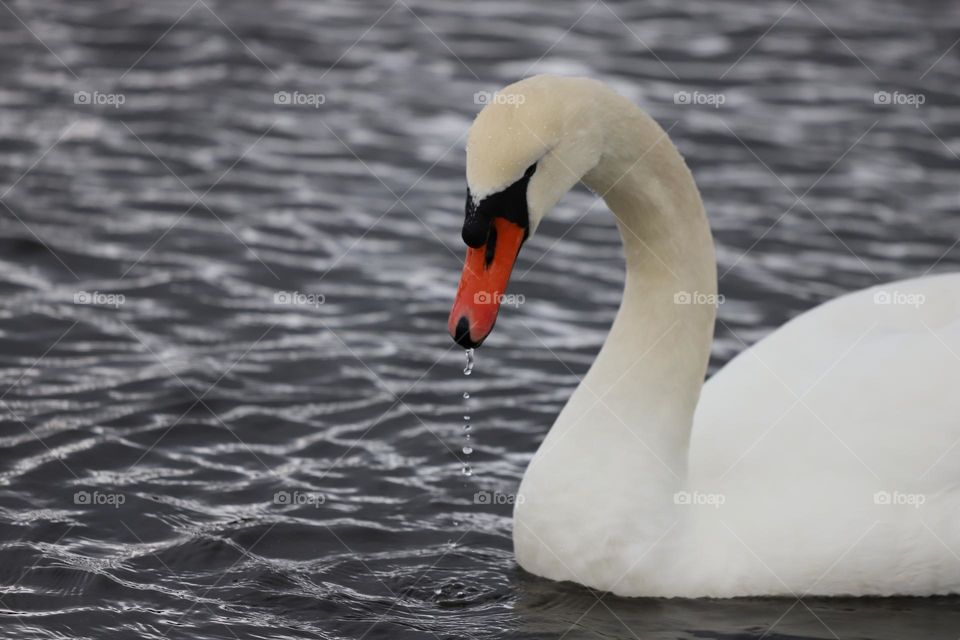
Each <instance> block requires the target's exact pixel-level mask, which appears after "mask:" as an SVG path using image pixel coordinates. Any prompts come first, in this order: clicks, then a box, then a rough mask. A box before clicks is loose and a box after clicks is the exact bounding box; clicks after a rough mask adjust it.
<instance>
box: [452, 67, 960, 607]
mask: <svg viewBox="0 0 960 640" xmlns="http://www.w3.org/2000/svg"><path fill="white" fill-rule="evenodd" d="M466 152H467V163H466V164H467V167H466V169H467V171H466V173H467V187H468V188H467V202H466V216H465V220H464V224H463V230H462V236H463V240H464V242H465V243H466V245H467V253H466V259H465V261H464V268H463V274H462V276H461V279H460V284H459V287H458V289H457V293H456V297H455V300H454V303H453V307H452V310H451V313H450V317H449V323H448V324H449V326H448V329H449V332H450V334H451V336H452V337H453V339H454V340H455V341H456V342H457V343H458V344H460V345H461V346H463V347H465V348H474V347H477V346H479V345H480V344H481V343H482V342H483V341H484V339H485V338H486V337H487V336H488V334H489V333H490V331H491V330H492V329H493V325H494V322H495V320H496V317H497V312H498V308H499V302H500V300H501V299H502V295H503V292H504V291H505V290H506V287H507V283H508V280H509V277H510V271H511V269H512V266H513V263H514V260H515V258H516V256H517V253H518V251H519V250H520V248H521V246H522V245H523V243H524V241H525V240H527V239H528V238H529V237H530V235H531V234H533V233H535V231H536V229H537V225H538V224H539V223H540V221H541V220H542V219H543V217H544V216H545V215H546V214H547V212H548V211H549V210H550V209H551V208H552V207H553V206H554V205H555V204H556V203H557V202H558V201H559V200H560V198H561V197H562V196H563V195H564V194H565V193H566V192H567V191H568V190H569V189H570V188H571V187H572V186H573V185H575V184H576V183H577V182H579V181H582V182H583V183H584V184H585V185H586V186H587V187H588V188H590V189H591V190H592V191H594V192H595V193H597V194H599V195H601V196H602V197H603V199H604V201H605V203H606V205H607V207H608V208H609V210H610V211H611V212H612V213H613V214H614V216H615V217H616V221H617V225H618V228H619V231H620V235H621V236H622V241H623V252H624V256H625V260H626V278H625V285H624V290H623V298H622V302H621V304H620V307H619V310H618V312H617V315H616V318H615V320H614V322H613V325H612V327H611V328H610V331H609V334H608V337H607V339H606V341H605V342H604V344H603V346H602V348H601V349H600V352H599V354H598V355H597V357H596V360H595V361H594V363H593V364H592V366H591V367H590V369H589V371H588V373H587V374H586V375H585V377H584V378H583V379H582V381H581V382H580V384H579V386H578V387H577V388H576V390H575V391H574V393H573V394H572V396H571V397H570V399H569V401H568V402H567V403H566V405H565V406H564V408H563V410H562V411H561V413H560V414H559V416H558V417H557V419H556V422H555V423H554V424H553V426H552V428H551V429H550V430H549V432H548V433H547V435H546V436H545V438H544V440H543V442H542V444H541V446H540V447H539V449H538V450H537V452H536V454H535V455H534V456H533V458H532V459H531V461H530V463H529V466H528V468H527V469H526V472H525V474H524V476H523V480H522V482H521V484H520V488H519V490H518V494H517V499H516V502H515V505H514V514H513V520H514V521H513V542H514V552H515V556H516V559H517V562H518V563H519V565H520V566H521V567H523V568H524V569H525V570H527V571H529V572H531V573H533V574H536V575H539V576H543V577H545V578H549V579H552V580H558V581H561V580H566V581H573V582H577V583H580V584H582V585H586V586H588V587H590V588H593V589H597V590H602V591H604V592H612V593H614V594H617V595H621V596H649V597H685V598H698V597H713V598H727V597H740V596H794V597H798V598H799V597H803V596H805V595H814V596H893V595H911V596H928V595H934V594H949V593H957V592H958V591H960V275H958V274H947V275H936V276H926V277H921V278H916V279H911V280H904V281H900V282H893V283H888V284H883V285H879V286H877V287H873V288H870V289H865V290H862V291H857V292H854V293H850V294H848V295H844V296H841V297H839V298H837V299H835V300H832V301H829V302H827V303H826V304H823V305H821V306H819V307H816V308H814V309H812V310H810V311H808V312H806V313H803V314H802V315H800V316H798V317H796V318H794V319H793V320H791V321H789V322H788V323H787V324H785V325H784V326H783V327H781V328H780V329H779V330H777V331H775V332H773V333H772V334H770V335H769V336H767V337H766V338H764V339H762V340H761V341H759V342H758V343H757V344H755V345H753V346H752V347H750V348H748V349H746V350H745V351H743V352H742V353H740V354H739V355H738V356H736V357H735V358H734V359H733V360H732V361H731V362H729V364H727V365H726V366H725V367H723V368H722V369H721V370H720V371H719V372H718V373H716V374H715V375H714V376H712V377H711V378H710V379H709V380H708V381H707V382H706V383H704V377H705V375H706V368H707V361H708V356H709V354H710V347H711V343H712V341H713V327H714V321H715V313H716V309H715V304H714V302H715V301H716V298H715V296H716V293H717V276H716V266H715V259H714V247H713V239H712V235H711V232H710V227H709V225H708V222H707V218H706V216H705V213H704V208H703V205H702V203H701V199H700V196H699V194H698V191H697V187H696V185H695V183H694V180H693V177H692V174H691V172H690V170H689V169H688V168H687V166H686V164H685V162H684V160H683V159H682V157H681V156H680V154H679V152H678V151H677V149H676V148H675V147H674V145H673V144H672V143H671V141H670V140H669V138H668V136H667V134H666V133H665V132H664V130H663V129H662V128H661V127H660V126H658V125H657V124H656V122H655V121H654V120H653V119H652V118H651V117H650V116H648V115H647V114H646V113H645V112H643V111H642V110H641V109H639V108H638V107H636V106H635V105H634V104H633V103H632V102H630V101H629V100H628V99H626V98H624V97H623V96H621V95H619V94H618V93H616V92H615V91H613V90H612V89H611V88H609V87H607V86H606V85H605V84H603V83H601V82H599V81H596V80H592V79H588V78H570V77H557V76H549V75H542V76H535V77H531V78H527V79H524V80H522V81H520V82H517V83H515V84H512V85H510V86H508V87H506V88H505V89H503V90H501V91H500V92H499V93H498V94H496V96H495V97H494V99H491V100H490V101H489V103H488V104H487V105H486V106H485V107H484V108H483V109H482V110H481V111H480V113H479V114H478V115H477V117H476V120H475V121H474V123H473V125H472V126H471V128H470V132H469V137H468V142H467V148H466Z"/></svg>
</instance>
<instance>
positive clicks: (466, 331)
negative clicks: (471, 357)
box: [453, 316, 477, 349]
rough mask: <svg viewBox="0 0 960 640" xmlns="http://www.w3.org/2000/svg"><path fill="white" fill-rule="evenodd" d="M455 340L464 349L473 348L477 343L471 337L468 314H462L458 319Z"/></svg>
mask: <svg viewBox="0 0 960 640" xmlns="http://www.w3.org/2000/svg"><path fill="white" fill-rule="evenodd" d="M453 340H454V342H456V343H457V344H458V345H460V346H461V347H463V348H464V349H473V348H474V347H476V346H477V343H476V342H474V341H473V340H471V339H470V323H469V322H468V321H467V317H466V316H460V319H459V320H457V328H456V330H454V334H453Z"/></svg>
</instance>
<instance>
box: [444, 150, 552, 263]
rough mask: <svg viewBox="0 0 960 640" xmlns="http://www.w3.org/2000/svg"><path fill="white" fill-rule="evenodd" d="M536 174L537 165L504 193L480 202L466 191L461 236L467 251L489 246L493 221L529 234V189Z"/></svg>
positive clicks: (533, 165) (500, 192)
mask: <svg viewBox="0 0 960 640" xmlns="http://www.w3.org/2000/svg"><path fill="white" fill-rule="evenodd" d="M536 170H537V163H536V162H534V163H533V164H532V165H530V166H529V167H527V170H526V171H525V172H524V173H523V176H522V177H521V178H520V179H519V180H517V181H516V182H514V183H513V184H511V185H510V186H509V187H507V188H506V189H503V190H502V191H498V192H496V193H492V194H490V195H489V196H487V197H486V198H484V199H483V200H481V201H480V202H475V201H474V198H473V194H471V193H470V189H469V188H467V203H466V207H465V211H466V218H465V219H464V222H463V231H462V233H461V236H462V237H463V241H464V242H465V243H466V245H467V246H468V247H472V248H474V249H477V248H479V247H481V246H483V245H484V244H486V242H487V236H488V235H489V234H490V228H491V227H490V225H491V224H492V223H493V219H494V218H505V219H506V220H508V221H510V222H512V223H514V224H515V225H517V226H519V227H522V228H523V229H524V230H526V231H527V232H529V229H530V212H529V210H528V209H527V185H528V184H529V183H530V178H531V176H533V174H534V172H535V171H536ZM525 237H526V236H525Z"/></svg>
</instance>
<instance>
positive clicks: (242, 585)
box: [0, 0, 960, 640]
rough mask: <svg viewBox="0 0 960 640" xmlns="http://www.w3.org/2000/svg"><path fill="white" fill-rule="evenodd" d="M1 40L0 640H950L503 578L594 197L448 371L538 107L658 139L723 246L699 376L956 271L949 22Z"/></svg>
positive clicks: (285, 26) (553, 408)
mask: <svg viewBox="0 0 960 640" xmlns="http://www.w3.org/2000/svg"><path fill="white" fill-rule="evenodd" d="M0 5H2V6H0V74H2V76H3V83H2V88H0V264H2V269H0V292H2V296H0V380H2V387H0V402H2V404H0V408H2V409H3V419H2V422H0V446H2V454H0V585H2V587H0V634H2V635H3V637H10V638H21V639H26V638H90V639H97V640H102V639H106V638H123V639H127V638H135V637H136V638H191V639H199V638H330V639H334V638H338V639H339V638H354V639H360V638H368V639H370V640H373V639H377V638H391V639H395V638H444V639H445V638H474V639H481V638H501V637H510V638H555V637H565V638H570V639H575V638H675V637H689V638H744V637H751V638H752V637H761V636H764V635H766V636H767V637H772V638H797V637H805V638H834V637H842V638H903V637H911V636H913V637H924V638H956V637H958V635H960V611H958V607H957V604H958V600H956V599H950V598H944V599H934V600H876V601H864V600H845V601H828V600H805V601H804V602H801V603H796V602H793V601H791V600H746V601H732V602H710V601H702V602H678V601H631V600H622V599H617V598H614V597H602V598H600V597H599V595H600V594H597V595H595V594H593V593H591V592H589V591H587V590H584V589H581V588H578V587H575V586H573V585H557V584H553V583H550V582H547V581H543V580H540V579H537V578H534V577H532V576H529V575H526V574H524V573H523V572H522V571H520V570H519V569H518V568H517V567H516V565H515V563H514V561H513V559H512V554H511V543H510V510H511V507H510V505H509V504H485V503H481V504H478V503H477V502H478V501H477V500H475V499H474V494H475V493H476V492H481V491H487V492H498V493H496V494H495V495H504V496H509V495H510V494H511V492H512V491H514V490H515V488H516V486H517V484H518V482H519V479H520V477H521V475H522V472H523V469H524V467H525V465H526V463H527V461H528V460H529V458H530V456H531V455H532V453H533V451H534V450H535V448H536V446H537V443H538V442H539V440H540V439H541V437H542V436H543V434H544V433H545V432H546V430H547V428H548V427H549V426H550V424H551V423H552V420H553V418H554V417H555V415H556V414H557V413H558V411H559V409H560V407H561V405H562V404H563V402H564V400H565V398H566V397H567V395H568V394H569V393H570V391H571V390H572V388H573V387H574V386H575V384H576V383H577V375H581V374H582V373H583V372H584V371H585V370H586V368H587V366H588V365H589V363H590V361H591V360H592V358H593V355H594V353H595V352H596V351H597V349H598V348H599V346H600V344H601V342H602V340H603V338H604V335H605V332H606V329H607V327H608V325H609V323H610V321H611V319H612V317H613V313H614V311H615V308H616V304H617V302H618V301H619V292H620V285H621V280H622V265H621V261H620V258H619V248H618V244H619V240H618V237H617V234H616V230H615V227H614V225H613V224H612V220H611V217H610V216H609V214H607V213H606V212H605V211H604V210H603V209H604V208H603V207H602V206H598V207H594V210H593V211H591V212H590V213H589V214H587V215H586V216H584V217H583V219H582V220H580V218H581V216H582V215H583V214H584V212H585V211H587V209H588V208H589V207H590V206H591V204H592V203H593V196H591V195H590V194H588V193H586V192H585V191H577V192H575V193H573V194H571V195H570V196H569V197H568V198H567V199H566V200H565V201H564V203H562V205H561V206H560V207H559V208H558V210H557V212H556V213H555V215H553V216H552V217H551V218H550V219H549V220H547V221H546V222H545V223H544V224H543V225H542V226H541V229H540V231H539V233H538V235H537V236H536V237H535V238H534V239H533V240H532V241H531V242H530V243H528V246H527V248H526V249H525V250H524V252H523V255H522V256H521V259H520V262H519V264H518V268H517V272H516V277H515V278H514V284H513V289H512V291H513V292H514V293H518V294H523V295H524V296H525V298H526V303H525V304H524V305H522V306H521V307H520V308H519V309H505V311H504V313H503V314H502V316H501V320H500V322H499V324H498V327H497V332H496V333H495V334H494V336H493V338H491V340H490V341H489V342H488V345H486V346H485V347H484V349H483V350H481V352H480V353H479V354H478V364H477V370H476V372H475V373H474V374H473V375H472V376H471V377H470V378H464V377H463V376H462V374H461V369H462V366H463V353H462V352H461V351H460V350H459V349H458V348H455V347H454V345H453V344H452V343H451V341H450V339H449V338H448V337H447V335H446V332H445V320H446V314H447V311H448V305H449V303H450V301H451V299H452V294H453V291H454V288H455V286H456V281H457V278H458V273H459V267H460V260H461V258H462V255H461V254H462V252H463V251H462V247H461V244H460V241H459V237H458V231H459V224H460V221H461V216H462V206H463V192H464V181H463V170H464V156H463V146H464V137H463V136H464V135H465V133H466V131H467V128H468V126H469V123H470V120H471V118H472V116H473V114H474V113H475V112H476V110H477V109H479V106H478V105H477V104H475V103H474V98H473V96H474V93H475V92H477V91H490V90H495V89H496V88H498V87H499V86H501V85H503V84H506V83H508V82H510V81H513V80H515V79H518V78H520V77H522V76H524V75H527V74H531V73H537V72H559V73H567V74H570V73H576V74H588V75H591V76H594V77H598V78H601V79H604V80H607V81H609V82H611V83H613V84H614V85H616V86H617V87H618V88H619V89H620V90H621V91H622V92H624V93H626V94H627V95H629V96H630V97H631V98H633V99H634V100H636V101H637V102H638V103H640V104H642V105H643V106H644V107H646V108H647V109H648V110H649V111H650V112H651V113H652V114H653V115H654V116H655V117H656V118H657V119H658V120H659V121H660V122H661V123H663V125H664V126H665V127H669V128H670V133H671V135H672V137H673V138H674V140H675V141H676V142H677V144H678V145H679V146H680V148H681V150H682V151H683V152H684V153H685V155H686V157H687V158H688V161H689V163H690V164H691V166H692V168H693V170H694V173H695V174H696V177H697V180H698V182H699V184H700V187H701V189H702V191H703V195H704V199H705V201H706V204H707V208H708V211H709V214H710V217H711V221H712V224H713V227H714V230H715V233H716V237H717V241H718V258H719V262H720V272H721V273H722V274H723V277H722V279H721V291H722V293H723V294H724V295H725V296H726V300H727V302H726V303H725V304H723V305H722V306H721V309H720V318H721V323H720V324H718V342H717V345H716V349H715V358H714V363H713V364H714V366H719V365H721V364H722V363H723V362H725V361H726V360H728V359H729V358H730V357H731V356H732V355H733V354H735V353H736V352H738V351H739V350H741V349H742V348H743V343H748V344H749V343H752V342H753V341H755V340H756V339H758V338H759V337H761V336H763V335H764V334H766V333H767V332H769V331H770V330H772V329H773V328H774V327H776V326H778V325H779V324H781V323H782V322H783V321H784V320H786V319H788V318H790V317H791V316H793V315H795V314H796V313H798V312H800V311H802V310H804V309H807V308H809V307H811V306H813V305H815V304H817V303H819V302H821V301H823V300H826V299H829V298H831V297H833V296H836V295H838V294H841V293H843V292H845V291H850V290H854V289H858V288H861V287H864V286H867V285H870V284H873V283H875V282H878V281H887V280H891V279H896V278H903V277H909V276H916V275H920V274H923V273H926V272H928V271H932V272H945V271H955V270H957V269H958V267H960V248H957V246H956V241H957V238H958V224H957V216H956V213H957V209H958V204H960V202H958V197H957V196H958V193H957V192H958V187H957V184H958V183H957V179H956V176H957V169H958V167H960V159H958V157H957V155H956V154H957V153H960V97H958V92H957V86H958V80H960V47H954V46H953V45H955V44H956V40H957V39H958V38H960V9H958V8H957V7H956V6H953V7H951V6H949V5H946V4H941V3H932V2H910V3H908V2H892V1H882V0H853V1H851V2H846V3H829V4H828V3H825V2H809V3H803V2H797V3H793V4H791V3H789V2H776V3H766V4H757V3H748V2H745V1H744V2H736V1H731V0H724V1H719V2H703V1H698V2H688V3H679V4H678V3H674V2H667V1H666V0H658V1H655V2H619V1H613V0H610V1H607V0H603V1H599V2H595V3H591V2H552V3H543V2H541V3H532V2H530V3H526V2H520V3H508V2H489V3H478V2H473V3H453V2H448V3H445V2H440V1H437V0H429V1H426V2H425V1H420V0H409V1H407V0H398V1H397V2H395V3H393V4H390V3H389V2H353V1H351V2H346V1H344V2H338V3H328V2H324V3H316V2H308V1H306V0H286V1H281V2H270V3H267V2H252V1H246V0H244V1H238V0H234V1H232V2H226V1H224V0H197V1H196V2H195V3H191V2H190V0H185V1H183V2H180V1H176V2H146V1H145V0H140V1H128V0H111V1H109V2H108V1H105V0H101V1H99V2H91V1H78V0H69V1H67V0H44V1H40V2H26V1H24V0H20V1H16V2H7V3H6V4H3V3H0ZM878 91H885V92H888V94H890V95H891V96H892V95H899V96H906V98H903V100H909V97H910V96H914V99H913V102H917V99H916V97H915V96H916V95H918V94H919V95H920V96H922V97H923V101H924V102H923V104H922V105H919V106H916V107H915V106H913V105H911V104H882V102H883V101H882V100H881V104H876V103H875V100H874V94H875V92H878ZM76 92H86V93H81V94H79V97H78V98H77V102H79V103H77V102H75V94H76ZM276 92H287V94H288V95H289V96H290V99H289V101H287V102H286V103H284V98H283V94H281V97H280V99H279V100H280V104H276V103H275V100H274V96H275V93H276ZM295 92H296V93H295ZM677 92H688V93H689V94H690V95H691V96H693V95H694V92H700V95H713V96H716V95H721V96H723V104H721V105H719V106H717V107H716V108H715V107H714V106H713V105H711V104H676V103H675V100H674V96H675V95H676V94H677ZM895 92H896V93H895ZM318 94H322V96H323V98H322V100H323V104H318V103H319V102H320V101H321V98H319V97H316V96H317V95H318ZM694 100H698V98H692V99H691V102H693V101H694ZM898 100H901V98H892V99H891V100H890V102H895V101H898ZM713 101H714V102H717V99H716V98H714V99H713ZM121 102H122V104H119V103H121ZM293 102H297V103H298V104H291V103H293ZM681 102H682V100H681ZM798 197H800V201H799V202H798V201H797V200H798ZM561 238H562V240H560V239H561ZM290 301H293V302H294V304H289V302H290ZM90 302H92V303H93V304H89V303H90ZM321 302H322V304H321ZM465 390H468V391H470V393H472V394H473V397H472V398H471V400H470V402H471V403H472V406H471V408H470V413H471V421H472V424H473V429H472V434H473V437H472V446H473V447H474V449H475V451H474V452H473V453H472V454H471V455H469V456H466V455H464V454H463V453H462V450H461V447H462V446H463V445H464V434H463V431H462V428H461V426H462V422H463V399H462V397H461V394H462V393H463V391H465ZM465 463H467V464H470V465H471V466H472V469H473V475H472V476H469V477H467V476H464V475H462V473H461V467H462V465H463V464H465ZM490 502H496V500H493V501H490ZM958 570H960V560H958Z"/></svg>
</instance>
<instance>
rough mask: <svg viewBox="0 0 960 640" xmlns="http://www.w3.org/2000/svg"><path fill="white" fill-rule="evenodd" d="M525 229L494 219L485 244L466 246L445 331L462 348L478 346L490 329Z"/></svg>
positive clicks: (495, 319)
mask: <svg viewBox="0 0 960 640" xmlns="http://www.w3.org/2000/svg"><path fill="white" fill-rule="evenodd" d="M525 238H526V230H525V229H524V228H523V227H521V226H520V225H517V224H515V223H513V222H510V221H509V220H506V219H505V218H494V219H493V222H492V223H491V226H490V233H489V235H488V236H487V242H486V243H485V244H483V245H481V246H479V247H477V248H473V247H469V248H468V249H467V257H466V260H464V263H463V274H462V275H461V276H460V286H459V287H457V296H456V298H454V301H453V309H451V310H450V319H449V320H448V321H447V329H448V330H449V331H450V336H451V337H452V338H453V339H454V341H455V342H456V343H457V344H459V345H460V346H461V347H463V348H464V349H473V348H474V347H479V346H480V344H481V343H482V342H483V341H484V339H486V337H487V336H488V335H490V332H491V331H492V330H493V325H494V324H495V323H496V321H497V312H498V311H499V310H500V302H501V301H502V300H503V294H504V291H505V290H506V288H507V282H509V280H510V272H511V271H513V263H514V262H515V261H516V259H517V253H519V251H520V246H521V245H522V244H523V241H524V239H525Z"/></svg>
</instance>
